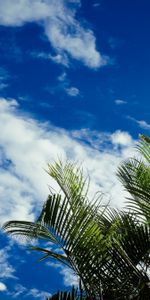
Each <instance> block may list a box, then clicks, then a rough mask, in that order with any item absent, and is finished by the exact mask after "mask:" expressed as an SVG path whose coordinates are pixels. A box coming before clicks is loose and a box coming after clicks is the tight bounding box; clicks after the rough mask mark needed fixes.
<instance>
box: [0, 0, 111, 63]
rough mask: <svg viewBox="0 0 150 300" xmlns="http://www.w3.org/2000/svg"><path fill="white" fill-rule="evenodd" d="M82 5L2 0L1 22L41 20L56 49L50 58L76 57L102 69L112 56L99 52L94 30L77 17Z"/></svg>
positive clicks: (60, 1) (55, 0)
mask: <svg viewBox="0 0 150 300" xmlns="http://www.w3.org/2000/svg"><path fill="white" fill-rule="evenodd" d="M80 5H81V3H80V1H77V0H74V1H68V2H66V1H65V0H51V1H48V0H13V1H12V0H5V1H3V0H0V7H1V10H0V25H4V26H23V25H24V24H25V23H27V22H37V23H38V24H40V25H42V26H43V27H44V30H45V34H46V36H47V37H48V39H49V41H50V43H51V45H52V47H53V48H54V50H55V52H56V55H54V56H51V57H50V58H51V59H53V60H54V61H55V62H56V63H63V64H64V62H66V61H67V59H68V58H69V57H72V58H73V59H76V60H79V61H81V62H82V63H84V64H85V65H86V66H88V67H90V68H98V67H100V66H103V65H105V64H107V62H108V59H106V57H103V56H102V55H101V54H100V53H99V52H98V51H97V49H96V39H95V36H94V33H93V31H92V30H91V29H89V28H87V27H85V26H83V24H82V22H79V20H77V19H76V11H77V10H78V9H79V7H80ZM66 57H67V59H66Z"/></svg>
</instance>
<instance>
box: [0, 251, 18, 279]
mask: <svg viewBox="0 0 150 300" xmlns="http://www.w3.org/2000/svg"><path fill="white" fill-rule="evenodd" d="M14 273H15V269H14V268H13V266H12V265H11V264H10V263H9V254H8V247H5V248H4V249H0V278H2V279H4V278H13V279H15V278H16V277H15V275H14Z"/></svg>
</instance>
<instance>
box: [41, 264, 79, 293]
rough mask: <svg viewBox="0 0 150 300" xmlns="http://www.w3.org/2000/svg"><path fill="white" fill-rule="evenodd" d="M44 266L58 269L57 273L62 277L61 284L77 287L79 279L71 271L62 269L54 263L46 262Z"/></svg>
mask: <svg viewBox="0 0 150 300" xmlns="http://www.w3.org/2000/svg"><path fill="white" fill-rule="evenodd" d="M46 266H51V267H53V268H55V269H58V271H59V273H60V274H61V275H62V276H63V283H64V285H65V286H74V287H77V286H78V285H79V278H78V276H77V275H76V274H75V273H74V272H73V270H72V269H70V268H68V267H64V266H63V265H61V264H60V263H54V262H46Z"/></svg>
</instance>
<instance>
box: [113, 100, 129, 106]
mask: <svg viewBox="0 0 150 300" xmlns="http://www.w3.org/2000/svg"><path fill="white" fill-rule="evenodd" d="M115 104H117V105H122V104H127V101H125V100H122V99H116V100H115Z"/></svg>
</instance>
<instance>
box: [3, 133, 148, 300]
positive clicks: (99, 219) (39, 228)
mask: <svg viewBox="0 0 150 300" xmlns="http://www.w3.org/2000/svg"><path fill="white" fill-rule="evenodd" d="M138 150H139V152H140V155H141V154H142V156H143V160H142V159H136V158H134V159H129V160H128V161H126V162H125V163H123V164H122V166H121V167H120V168H119V170H118V174H117V175H118V177H119V179H120V180H121V181H122V183H123V185H124V187H125V188H126V190H127V191H128V192H129V193H130V195H131V197H130V199H128V205H127V207H126V209H125V210H124V211H116V210H114V209H112V208H110V207H109V206H103V205H102V201H101V198H100V197H97V196H95V197H94V198H93V199H92V200H90V201H89V199H88V185H89V184H88V180H86V179H84V176H83V171H82V169H81V168H79V167H78V165H76V164H72V163H70V162H66V163H65V164H63V163H62V162H61V161H58V162H56V163H55V164H53V165H48V174H49V175H50V176H51V177H52V178H53V179H54V180H55V181H56V182H57V183H58V185H59V187H60V193H57V194H55V193H51V194H50V195H49V196H48V199H47V201H46V203H45V204H44V206H43V209H42V212H41V214H40V216H39V218H38V220H37V222H35V223H32V222H25V221H10V222H7V223H6V224H5V225H4V229H5V231H6V232H7V233H9V234H17V235H18V234H19V235H23V236H26V237H29V238H38V239H46V241H49V242H51V243H53V244H54V245H57V247H54V249H55V248H57V249H58V247H59V249H60V250H61V251H55V250H54V251H50V250H48V249H45V248H40V247H31V249H32V250H34V251H40V252H41V253H43V257H42V258H41V260H43V259H46V258H53V259H57V260H58V261H60V262H61V263H63V264H65V265H67V266H68V267H69V268H71V269H72V270H73V271H74V272H75V273H76V274H77V276H78V277H79V278H80V281H81V285H80V287H81V289H82V290H84V291H85V292H86V297H88V298H91V299H100V300H115V299H121V300H129V299H134V300H148V299H150V277H149V275H148V274H149V266H150V197H149V196H150V189H149V188H150V180H149V179H150V166H149V163H150V140H149V139H148V138H146V137H144V136H142V137H141V141H140V143H139V144H138ZM96 195H97V194H96ZM66 295H69V296H67V297H73V294H72V296H71V293H70V294H66ZM61 297H62V298H63V297H64V295H63V294H61ZM61 297H60V293H58V294H57V296H56V295H55V299H62V298H61ZM65 297H66V296H65ZM81 298H82V297H81ZM63 299H64V300H65V299H66V298H63ZM68 299H71V298H68ZM72 299H74V298H72Z"/></svg>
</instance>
